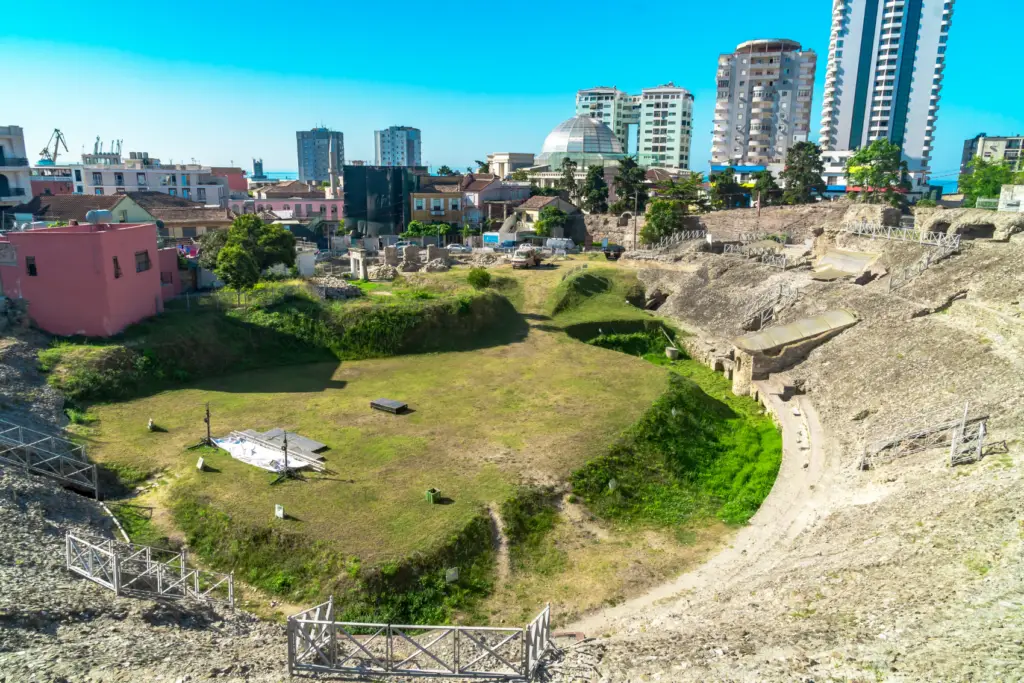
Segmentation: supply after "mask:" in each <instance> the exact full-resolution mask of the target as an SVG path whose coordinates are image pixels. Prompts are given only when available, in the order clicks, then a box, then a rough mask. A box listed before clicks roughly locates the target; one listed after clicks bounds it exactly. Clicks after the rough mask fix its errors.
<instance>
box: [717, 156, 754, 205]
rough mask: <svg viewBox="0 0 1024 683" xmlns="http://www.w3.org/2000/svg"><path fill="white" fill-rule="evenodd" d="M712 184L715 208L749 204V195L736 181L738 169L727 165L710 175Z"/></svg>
mask: <svg viewBox="0 0 1024 683" xmlns="http://www.w3.org/2000/svg"><path fill="white" fill-rule="evenodd" d="M708 182H709V183H710V184H711V207H712V208H714V209H738V208H740V207H742V206H746V205H747V196H746V192H744V190H743V188H742V187H740V184H739V183H737V182H736V169H734V168H733V167H732V166H726V167H725V169H724V170H722V171H720V172H718V173H712V174H711V175H709V176H708Z"/></svg>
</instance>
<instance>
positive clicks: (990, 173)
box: [918, 157, 1024, 206]
mask: <svg viewBox="0 0 1024 683" xmlns="http://www.w3.org/2000/svg"><path fill="white" fill-rule="evenodd" d="M1022 181H1024V173H1017V174H1015V173H1014V172H1013V169H1012V168H1011V167H1010V165H1009V164H1008V163H1006V162H1005V161H985V160H984V159H982V158H981V157H974V158H973V159H971V160H970V161H968V162H967V171H966V172H965V173H961V174H960V179H959V180H958V181H957V186H958V187H959V189H960V192H962V193H963V195H964V206H977V202H978V199H979V198H982V199H984V198H986V197H998V196H999V193H1000V192H1001V191H1002V188H1003V185H1012V184H1016V183H1019V182H1022ZM920 204H921V202H918V205H920Z"/></svg>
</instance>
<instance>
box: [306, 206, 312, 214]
mask: <svg viewBox="0 0 1024 683" xmlns="http://www.w3.org/2000/svg"><path fill="white" fill-rule="evenodd" d="M306 215H307V216H312V215H313V205H312V204H306Z"/></svg>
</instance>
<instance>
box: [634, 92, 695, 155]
mask: <svg viewBox="0 0 1024 683" xmlns="http://www.w3.org/2000/svg"><path fill="white" fill-rule="evenodd" d="M639 119H640V127H639V130H638V131H637V144H636V148H637V152H638V160H637V162H638V163H639V164H640V165H641V166H645V167H651V166H656V167H658V168H689V167H690V136H691V135H692V133H693V128H692V126H693V95H691V94H690V92H689V91H688V90H686V89H685V88H679V87H677V86H675V85H673V84H672V83H671V82H670V83H668V84H667V85H661V86H658V87H657V88H644V89H643V91H642V92H641V95H640V114H639Z"/></svg>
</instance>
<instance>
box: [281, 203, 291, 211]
mask: <svg viewBox="0 0 1024 683" xmlns="http://www.w3.org/2000/svg"><path fill="white" fill-rule="evenodd" d="M281 210H282V211H291V210H292V207H291V205H290V204H285V205H284V208H283V209H281Z"/></svg>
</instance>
